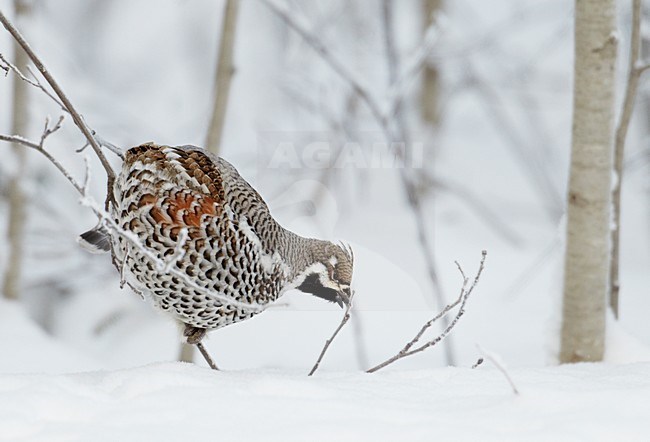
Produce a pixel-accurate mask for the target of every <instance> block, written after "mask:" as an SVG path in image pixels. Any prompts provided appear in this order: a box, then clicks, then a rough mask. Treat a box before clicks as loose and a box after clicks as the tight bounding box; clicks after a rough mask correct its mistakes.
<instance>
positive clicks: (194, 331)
mask: <svg viewBox="0 0 650 442" xmlns="http://www.w3.org/2000/svg"><path fill="white" fill-rule="evenodd" d="M206 333H207V331H206V330H205V329H204V328H198V327H192V326H191V325H187V324H186V325H185V330H183V336H185V337H186V338H187V343H188V344H190V345H196V346H197V348H198V349H199V351H200V352H201V355H202V356H203V359H205V362H207V363H208V365H209V366H210V368H211V369H213V370H219V367H217V364H215V363H214V361H213V360H212V357H211V356H210V354H209V353H208V351H207V350H206V349H205V347H204V346H203V344H202V343H201V340H202V339H203V337H204V336H205V334H206Z"/></svg>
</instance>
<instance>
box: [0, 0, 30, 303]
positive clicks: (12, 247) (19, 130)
mask: <svg viewBox="0 0 650 442" xmlns="http://www.w3.org/2000/svg"><path fill="white" fill-rule="evenodd" d="M14 5H15V11H16V21H19V20H20V19H21V18H23V17H24V16H26V15H27V14H28V13H29V5H28V4H27V3H26V2H25V1H24V0H16V1H15V2H14ZM14 60H15V62H14V63H15V64H16V66H18V68H19V69H22V70H23V71H24V70H25V66H27V64H28V62H29V59H28V57H27V54H25V51H23V50H22V49H21V48H20V46H19V45H18V44H17V43H15V42H14ZM12 78H13V101H12V119H11V131H12V132H11V133H12V134H17V135H26V133H27V129H28V125H29V114H28V108H27V105H28V99H29V98H28V94H29V91H28V88H29V85H28V84H27V83H26V82H24V81H22V80H21V79H20V78H19V77H18V76H17V75H13V76H12ZM12 153H13V156H14V158H15V164H16V168H15V170H14V174H13V175H12V177H11V178H10V179H9V183H8V188H7V194H8V201H7V202H8V213H9V220H8V226H7V240H8V259H7V266H6V268H5V273H4V278H3V281H2V293H3V294H4V297H5V298H7V299H18V298H19V297H20V281H21V275H22V266H23V252H24V240H25V197H24V194H23V190H22V180H23V178H24V175H25V168H26V161H27V157H26V149H25V147H23V146H19V145H13V146H12Z"/></svg>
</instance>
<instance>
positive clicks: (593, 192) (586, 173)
mask: <svg viewBox="0 0 650 442" xmlns="http://www.w3.org/2000/svg"><path fill="white" fill-rule="evenodd" d="M615 19H616V3H615V0H576V11H575V78H574V98H573V133H572V136H573V140H572V148H571V172H570V179H569V195H568V220H567V241H566V242H567V244H566V255H565V268H564V272H565V274H564V303H563V317H562V336H561V339H562V341H561V350H560V361H561V362H579V361H599V360H602V357H603V352H604V336H605V309H606V305H607V299H608V291H609V281H608V279H609V260H610V237H611V236H610V216H611V205H610V203H611V186H612V161H613V134H614V100H615V86H616V84H615V78H616V70H615V65H616V46H617V38H616V34H615V32H616V25H615Z"/></svg>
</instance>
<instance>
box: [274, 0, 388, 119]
mask: <svg viewBox="0 0 650 442" xmlns="http://www.w3.org/2000/svg"><path fill="white" fill-rule="evenodd" d="M261 1H262V2H263V3H264V4H266V5H267V6H268V7H269V8H270V9H271V10H273V12H275V13H276V14H277V15H278V17H280V18H281V19H282V20H283V21H284V22H285V23H286V24H287V25H288V26H289V27H290V28H291V29H293V30H294V31H295V32H296V33H298V34H299V35H300V36H301V37H302V38H303V39H304V40H305V42H306V43H307V44H309V46H311V47H312V49H313V50H315V51H316V52H317V53H318V54H319V55H320V56H321V57H322V58H323V60H325V61H326V62H327V64H328V65H329V66H330V67H331V68H332V69H333V70H334V71H335V72H336V73H337V74H338V75H339V76H340V77H341V78H343V79H344V80H345V82H346V83H348V85H349V86H350V87H351V88H352V89H353V90H354V91H355V92H356V93H357V95H359V97H361V99H362V100H363V101H364V102H365V103H366V105H367V106H368V109H369V110H370V112H371V113H372V115H373V116H374V118H375V119H376V120H377V121H379V122H381V123H382V127H383V126H385V122H386V116H385V114H384V112H382V110H381V106H379V104H378V103H377V101H376V100H375V99H374V98H373V97H372V95H371V94H370V92H369V91H368V89H367V88H366V87H365V86H364V85H363V84H361V82H360V81H359V80H358V79H357V78H356V76H355V75H354V74H353V73H352V71H350V70H349V69H348V67H347V66H346V64H345V63H343V62H342V61H341V60H339V59H338V57H336V56H335V55H334V54H332V52H331V51H330V50H329V49H328V48H327V46H325V45H324V44H323V43H322V42H321V41H320V39H318V38H317V37H316V35H315V34H314V33H313V32H312V31H311V27H310V26H309V25H308V24H307V23H305V22H304V20H302V19H299V18H296V17H295V16H294V15H292V14H291V13H290V12H289V10H288V9H287V8H286V6H284V5H280V4H278V2H276V1H275V0H261Z"/></svg>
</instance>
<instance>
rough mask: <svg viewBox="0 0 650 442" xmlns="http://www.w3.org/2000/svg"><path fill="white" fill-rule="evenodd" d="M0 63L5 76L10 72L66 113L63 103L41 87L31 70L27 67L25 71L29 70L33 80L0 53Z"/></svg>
mask: <svg viewBox="0 0 650 442" xmlns="http://www.w3.org/2000/svg"><path fill="white" fill-rule="evenodd" d="M0 62H1V63H0V68H2V70H4V71H5V76H6V75H7V74H8V73H9V71H12V72H13V73H14V74H16V75H18V78H20V79H21V80H22V81H24V82H25V83H27V84H29V85H31V86H34V87H35V88H36V89H40V91H41V92H43V93H44V94H45V95H47V96H48V97H50V99H51V100H52V101H54V103H56V105H57V106H59V107H60V108H61V110H62V111H63V112H68V110H67V109H66V108H65V106H64V105H63V103H61V101H60V100H59V99H58V98H56V97H55V96H54V95H52V93H51V92H50V91H48V90H47V88H46V87H45V86H43V84H42V83H41V82H40V81H39V80H38V78H37V77H36V76H35V75H34V73H33V72H32V71H31V69H29V67H28V68H27V69H28V70H29V72H30V74H32V77H34V79H33V80H32V79H31V78H29V77H28V76H27V75H25V74H24V73H23V72H22V71H21V70H20V69H18V67H17V66H16V65H14V64H13V63H11V62H10V61H9V60H7V59H6V58H5V57H4V55H2V53H0Z"/></svg>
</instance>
